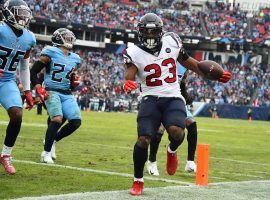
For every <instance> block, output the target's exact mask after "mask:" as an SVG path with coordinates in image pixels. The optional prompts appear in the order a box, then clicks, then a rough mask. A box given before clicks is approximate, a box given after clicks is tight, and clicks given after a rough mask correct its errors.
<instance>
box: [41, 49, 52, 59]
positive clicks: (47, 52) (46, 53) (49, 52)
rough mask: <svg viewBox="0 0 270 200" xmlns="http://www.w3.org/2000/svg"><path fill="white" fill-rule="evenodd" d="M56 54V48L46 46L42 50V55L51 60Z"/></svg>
mask: <svg viewBox="0 0 270 200" xmlns="http://www.w3.org/2000/svg"><path fill="white" fill-rule="evenodd" d="M54 53H55V50H54V47H52V46H46V47H44V48H43V49H42V51H41V53H40V55H41V56H47V57H49V58H51V57H52V55H53V54H54Z"/></svg>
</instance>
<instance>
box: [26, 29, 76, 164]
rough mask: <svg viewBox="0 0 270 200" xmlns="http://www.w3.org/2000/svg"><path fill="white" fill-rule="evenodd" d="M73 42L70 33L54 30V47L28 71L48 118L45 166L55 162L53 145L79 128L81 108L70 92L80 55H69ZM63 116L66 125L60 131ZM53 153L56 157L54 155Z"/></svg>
mask: <svg viewBox="0 0 270 200" xmlns="http://www.w3.org/2000/svg"><path fill="white" fill-rule="evenodd" d="M75 40H76V38H75V36H74V34H73V33H72V32H71V31H70V30H68V29H66V28H60V29H57V30H56V31H55V32H54V33H53V36H52V44H53V46H49V47H45V48H44V49H43V50H42V51H41V56H40V58H39V60H38V61H37V62H35V63H34V65H33V67H32V69H31V82H32V83H33V85H34V86H35V88H36V90H37V93H38V95H39V97H40V98H41V99H42V100H44V101H45V104H46V107H47V111H48V114H49V116H50V119H51V121H50V122H49V125H48V128H47V131H46V136H45V145H44V151H43V152H42V154H41V161H42V162H44V163H48V164H52V163H54V161H53V159H52V153H51V150H52V148H53V151H55V146H54V145H55V143H56V142H58V141H60V140H61V139H63V138H64V137H67V136H69V135H70V134H72V133H73V132H74V131H75V130H77V129H78V128H79V127H80V125H81V113H80V109H79V107H78V104H77V102H76V100H75V98H74V96H73V95H72V93H71V90H70V85H71V81H72V79H73V78H72V77H75V76H74V74H73V73H74V70H75V69H76V68H78V67H79V64H80V57H79V55H78V54H75V53H72V52H70V50H71V49H72V47H73V44H74V42H75ZM43 68H45V69H46V73H45V77H44V85H45V88H43V87H42V86H41V83H40V82H39V79H38V77H37V74H38V73H39V72H40V71H41V70H42V69H43ZM63 117H64V118H65V119H67V120H68V123H67V124H66V125H64V126H63V127H62V128H61V129H60V130H59V128H60V127H61V125H62V120H63ZM58 130H59V131H58ZM53 154H54V155H53V157H54V158H56V156H55V153H54V152H53Z"/></svg>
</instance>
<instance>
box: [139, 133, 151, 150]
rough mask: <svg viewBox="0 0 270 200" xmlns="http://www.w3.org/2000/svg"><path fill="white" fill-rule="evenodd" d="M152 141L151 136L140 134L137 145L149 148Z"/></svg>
mask: <svg viewBox="0 0 270 200" xmlns="http://www.w3.org/2000/svg"><path fill="white" fill-rule="evenodd" d="M150 141H151V137H150V136H139V138H138V141H137V145H138V146H139V147H141V148H143V149H147V148H148V146H149V144H150Z"/></svg>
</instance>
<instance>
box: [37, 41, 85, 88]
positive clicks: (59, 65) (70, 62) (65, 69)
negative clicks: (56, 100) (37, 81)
mask: <svg viewBox="0 0 270 200" xmlns="http://www.w3.org/2000/svg"><path fill="white" fill-rule="evenodd" d="M40 55H41V56H46V57H49V58H50V59H51V63H50V65H49V67H48V68H46V73H45V77H44V84H45V87H46V88H50V89H60V90H69V89H70V78H71V73H72V72H73V70H75V69H76V68H78V67H79V65H80V62H81V59H80V56H79V55H78V54H75V53H72V52H69V54H68V55H67V56H66V55H65V54H64V52H63V51H62V50H61V49H60V48H58V47H52V46H47V47H45V48H44V49H43V50H42V51H41V54H40Z"/></svg>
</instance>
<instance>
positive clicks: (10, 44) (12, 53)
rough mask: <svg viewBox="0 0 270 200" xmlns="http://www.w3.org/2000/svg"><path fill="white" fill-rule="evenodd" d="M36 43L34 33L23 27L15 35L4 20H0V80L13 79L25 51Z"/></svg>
mask: <svg viewBox="0 0 270 200" xmlns="http://www.w3.org/2000/svg"><path fill="white" fill-rule="evenodd" d="M35 45H36V38H35V36H34V34H33V33H32V32H31V31H29V30H27V29H25V28H24V29H23V34H22V35H21V36H20V37H17V36H16V35H15V33H14V32H13V30H12V29H11V28H10V27H9V25H7V24H6V23H5V22H0V68H1V69H3V70H4V72H3V76H2V77H1V78H0V81H1V82H4V81H9V80H15V78H16V70H17V67H18V63H19V61H20V60H21V59H23V58H24V55H25V53H26V51H28V50H30V49H32V48H33V47H34V46H35Z"/></svg>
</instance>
